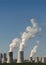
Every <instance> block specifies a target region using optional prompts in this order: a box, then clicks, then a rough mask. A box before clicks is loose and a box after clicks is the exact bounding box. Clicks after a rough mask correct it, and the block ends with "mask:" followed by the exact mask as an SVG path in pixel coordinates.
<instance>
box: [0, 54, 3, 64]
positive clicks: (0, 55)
mask: <svg viewBox="0 0 46 65" xmlns="http://www.w3.org/2000/svg"><path fill="white" fill-rule="evenodd" d="M2 57H3V55H2V53H0V63H2Z"/></svg>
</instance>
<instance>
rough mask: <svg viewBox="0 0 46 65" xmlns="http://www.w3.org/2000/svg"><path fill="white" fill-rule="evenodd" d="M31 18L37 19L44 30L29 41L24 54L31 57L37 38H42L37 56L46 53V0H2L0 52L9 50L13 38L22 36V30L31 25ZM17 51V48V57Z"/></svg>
mask: <svg viewBox="0 0 46 65" xmlns="http://www.w3.org/2000/svg"><path fill="white" fill-rule="evenodd" d="M31 18H34V19H36V20H37V22H38V24H39V25H40V27H41V28H42V31H41V36H38V37H36V38H33V39H30V40H29V41H28V42H27V45H26V48H25V49H24V53H25V55H24V56H25V58H29V55H30V52H31V49H32V48H33V47H34V45H35V41H36V39H38V40H40V44H39V48H38V49H37V53H36V55H35V56H44V55H46V0H0V53H4V52H6V53H7V52H8V50H9V44H10V43H11V42H12V40H13V39H14V38H16V37H18V38H20V37H21V32H24V31H25V28H26V27H27V26H28V25H31V23H30V19H31ZM17 52H18V49H17V48H16V49H15V52H14V56H15V58H17Z"/></svg>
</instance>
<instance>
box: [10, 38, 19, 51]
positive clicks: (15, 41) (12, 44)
mask: <svg viewBox="0 0 46 65" xmlns="http://www.w3.org/2000/svg"><path fill="white" fill-rule="evenodd" d="M17 43H20V39H19V38H15V39H14V40H12V43H11V44H10V45H9V47H10V49H9V52H13V50H14V48H15V47H16V44H17Z"/></svg>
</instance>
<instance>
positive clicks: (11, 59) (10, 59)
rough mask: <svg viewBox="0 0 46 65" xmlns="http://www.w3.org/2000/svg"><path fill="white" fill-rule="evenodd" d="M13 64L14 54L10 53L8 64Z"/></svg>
mask: <svg viewBox="0 0 46 65" xmlns="http://www.w3.org/2000/svg"><path fill="white" fill-rule="evenodd" d="M12 62H13V52H9V53H8V57H7V63H12Z"/></svg>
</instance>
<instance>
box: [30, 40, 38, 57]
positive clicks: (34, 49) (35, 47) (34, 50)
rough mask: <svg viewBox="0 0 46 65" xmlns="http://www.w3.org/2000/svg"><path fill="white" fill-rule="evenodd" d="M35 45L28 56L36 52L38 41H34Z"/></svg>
mask: <svg viewBox="0 0 46 65" xmlns="http://www.w3.org/2000/svg"><path fill="white" fill-rule="evenodd" d="M36 43H37V44H36V45H35V46H34V48H33V49H32V50H31V54H30V57H32V56H33V55H34V54H35V53H36V52H37V48H38V45H39V41H36Z"/></svg>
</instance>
